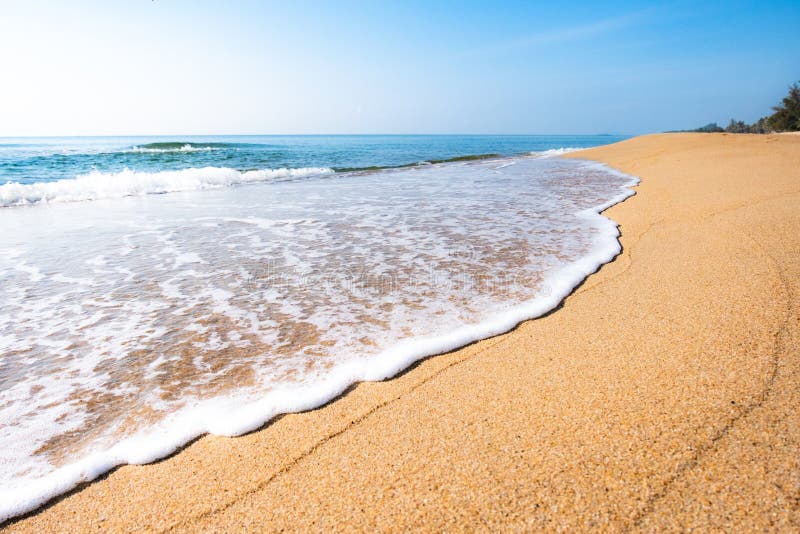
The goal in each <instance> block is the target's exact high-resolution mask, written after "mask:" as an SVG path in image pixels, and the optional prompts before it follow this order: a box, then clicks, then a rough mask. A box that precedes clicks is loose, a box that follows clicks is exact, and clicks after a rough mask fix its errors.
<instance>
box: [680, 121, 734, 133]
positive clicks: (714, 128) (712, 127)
mask: <svg viewBox="0 0 800 534" xmlns="http://www.w3.org/2000/svg"><path fill="white" fill-rule="evenodd" d="M689 131H690V132H703V133H714V132H724V131H725V130H723V129H722V128H720V127H719V124H717V123H716V122H709V123H708V124H706V125H705V126H701V127H700V128H695V129H694V130H689Z"/></svg>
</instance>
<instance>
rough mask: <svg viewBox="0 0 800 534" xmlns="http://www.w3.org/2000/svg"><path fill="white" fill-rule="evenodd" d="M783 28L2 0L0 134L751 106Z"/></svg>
mask: <svg viewBox="0 0 800 534" xmlns="http://www.w3.org/2000/svg"><path fill="white" fill-rule="evenodd" d="M798 28H800V1H798V0H789V1H768V0H765V1H761V2H740V1H735V0H731V1H725V2H694V1H676V2H668V3H655V2H654V3H641V2H608V3H601V2H595V1H589V2H583V1H580V0H570V1H569V2H552V1H550V2H536V1H505V2H504V1H501V0H495V1H484V2H478V1H469V0H461V1H437V0H420V1H417V0H404V1H396V2H393V1H389V0H386V1H374V0H373V1H363V2H360V1H349V0H336V1H329V2H324V1H308V2H306V1H302V0H298V1H276V2H272V1H244V0H242V1H236V0H214V1H205V0H191V1H190V0H124V1H122V0H120V1H117V0H102V1H94V0H70V1H69V2H53V1H40V0H0V73H2V75H1V76H2V77H1V78H0V136H27V135H46V136H56V135H159V134H164V135H167V134H335V133H343V134H344V133H475V134H584V133H586V134H592V133H623V134H640V133H647V132H654V131H664V130H672V129H684V128H693V127H697V126H702V125H704V124H706V123H709V122H713V121H716V122H719V123H720V124H723V125H724V124H726V123H727V122H728V121H729V120H730V119H731V118H733V117H735V118H737V119H739V120H744V121H747V122H752V121H755V120H757V119H758V118H759V117H761V116H764V115H768V114H769V113H770V112H771V111H770V108H771V106H773V105H775V104H777V103H779V101H780V99H781V97H782V96H784V95H785V94H786V92H787V88H788V86H789V85H790V84H791V83H793V82H795V81H798V80H800V31H798Z"/></svg>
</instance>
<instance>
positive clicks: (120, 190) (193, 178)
mask: <svg viewBox="0 0 800 534" xmlns="http://www.w3.org/2000/svg"><path fill="white" fill-rule="evenodd" d="M333 172H334V171H333V169H329V168H327V167H305V168H299V169H287V168H281V169H257V170H249V171H240V170H237V169H231V168H228V167H203V168H189V169H182V170H177V171H159V172H142V171H133V170H130V169H124V170H122V171H119V172H113V173H105V172H99V171H93V172H90V173H88V174H83V175H80V176H78V177H76V178H72V179H66V180H58V181H55V182H39V183H32V184H21V183H18V182H11V183H6V184H3V185H0V208H6V207H11V206H25V205H31V204H44V203H50V202H77V201H86V200H98V199H105V198H122V197H128V196H140V195H151V194H161V193H173V192H177V191H197V190H203V189H219V188H221V187H227V186H232V185H238V184H247V183H255V182H269V181H275V180H285V179H292V178H304V177H308V176H320V175H324V174H331V173H333Z"/></svg>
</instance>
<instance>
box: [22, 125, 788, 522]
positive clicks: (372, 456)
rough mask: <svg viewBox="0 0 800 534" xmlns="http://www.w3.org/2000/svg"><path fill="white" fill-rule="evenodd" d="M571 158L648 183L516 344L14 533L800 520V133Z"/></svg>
mask: <svg viewBox="0 0 800 534" xmlns="http://www.w3.org/2000/svg"><path fill="white" fill-rule="evenodd" d="M565 157H571V158H586V159H592V160H596V161H600V162H604V163H607V164H609V165H610V166H612V167H614V168H617V169H619V170H621V171H623V172H626V173H628V174H631V175H634V176H638V177H640V178H641V180H642V182H641V184H640V185H639V186H638V187H637V188H636V189H637V195H636V196H634V197H632V198H630V199H628V200H627V201H625V202H623V203H622V204H618V205H616V206H614V207H612V208H610V209H609V210H607V211H606V212H605V215H607V216H608V217H610V218H611V219H613V220H614V221H617V222H618V223H619V224H620V229H621V232H622V238H621V242H622V245H623V253H622V254H621V255H620V256H619V257H617V259H616V260H614V261H613V262H612V263H610V264H607V265H606V266H604V267H603V268H602V269H601V270H600V271H599V272H598V273H596V274H594V275H592V276H590V277H589V278H588V279H587V281H586V282H585V283H584V284H583V285H582V286H580V287H579V288H578V289H577V290H576V291H575V292H574V293H573V294H572V295H571V296H569V297H568V298H567V299H566V300H565V302H564V304H563V306H561V307H560V308H559V309H557V310H556V311H554V312H552V313H550V314H549V315H547V316H545V317H543V318H540V319H537V320H533V321H528V322H526V323H523V324H522V325H520V326H519V327H518V328H516V329H515V330H514V331H512V332H510V333H508V334H505V335H501V336H498V337H495V338H491V339H488V340H485V341H481V342H479V343H475V344H473V345H470V346H467V347H465V348H463V349H461V350H458V351H455V352H452V353H448V354H445V355H441V356H437V357H433V358H430V359H428V360H425V361H424V362H422V363H420V364H419V365H416V366H414V367H413V368H412V369H411V370H409V371H406V372H404V373H403V374H402V375H401V376H399V377H397V378H395V379H392V380H389V381H386V382H381V383H364V384H359V385H358V386H355V387H354V388H352V389H351V390H350V391H349V392H348V393H347V394H345V395H343V396H342V397H340V398H339V399H337V400H336V401H334V402H332V403H330V404H328V405H326V406H324V407H322V408H320V409H316V410H313V411H310V412H306V413H302V414H290V415H286V416H283V417H280V418H279V419H277V420H276V421H274V422H273V423H271V424H269V425H268V426H266V427H265V428H264V429H262V430H260V431H257V432H254V433H252V434H249V435H247V436H243V437H240V438H233V439H229V438H221V437H215V436H208V437H204V438H201V439H199V440H197V441H195V442H194V443H192V444H190V445H189V446H187V447H186V448H185V449H184V450H183V451H182V452H180V453H178V454H176V455H174V456H172V457H170V458H168V459H166V460H164V461H161V462H158V463H156V464H151V465H146V466H125V467H122V468H119V469H117V470H115V471H113V472H112V473H111V474H109V475H108V476H107V477H105V478H103V479H101V480H99V481H97V482H94V483H92V484H88V485H86V486H85V487H83V488H82V489H80V490H79V491H74V492H71V493H70V494H68V495H67V496H65V497H63V498H61V499H59V500H57V501H56V502H54V503H52V504H50V505H48V506H47V507H45V508H44V509H43V510H41V511H39V512H38V513H35V514H31V515H29V516H27V517H25V518H23V519H21V520H18V521H16V522H12V523H10V524H8V525H7V528H8V529H9V530H10V531H17V530H19V531H31V532H41V531H65V530H81V531H85V530H92V529H97V530H106V531H121V530H134V529H135V530H142V529H145V530H158V531H163V530H192V531H195V530H270V531H273V530H296V531H308V530H313V531H317V530H331V529H334V528H336V529H340V530H342V529H349V530H376V529H377V530H410V529H415V530H464V529H484V530H501V529H511V530H532V529H550V530H555V529H566V530H574V529H590V528H596V529H603V530H624V529H629V528H635V529H642V530H646V531H651V530H655V529H664V528H667V529H672V530H678V529H689V528H697V529H726V530H743V529H753V530H755V529H771V530H785V531H790V530H796V529H797V528H798V526H799V525H800V506H798V502H800V489H799V487H798V480H800V461H799V460H798V458H800V430H799V429H800V413H798V409H797V407H798V406H800V388H798V387H797V385H798V383H800V361H798V347H800V314H799V310H798V308H797V302H798V297H799V296H800V257H798V252H797V251H798V250H800V137H797V136H791V135H746V134H745V135H729V134H661V135H651V136H644V137H638V138H634V139H630V140H627V141H623V142H620V143H616V144H613V145H608V146H604V147H599V148H595V149H588V150H583V151H580V152H574V153H570V154H568V155H567V156H565Z"/></svg>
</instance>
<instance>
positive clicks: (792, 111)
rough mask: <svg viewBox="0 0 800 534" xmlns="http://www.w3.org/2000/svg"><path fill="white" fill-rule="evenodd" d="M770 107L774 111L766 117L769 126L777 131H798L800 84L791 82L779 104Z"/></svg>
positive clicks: (799, 120)
mask: <svg viewBox="0 0 800 534" xmlns="http://www.w3.org/2000/svg"><path fill="white" fill-rule="evenodd" d="M772 109H773V111H775V113H773V114H772V116H771V117H770V118H769V119H767V123H768V124H769V126H770V128H772V129H773V130H776V131H779V132H796V131H800V85H798V84H796V83H794V84H792V86H791V87H789V94H788V95H786V97H785V98H784V99H783V101H782V103H781V105H779V106H775V107H774V108H772Z"/></svg>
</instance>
